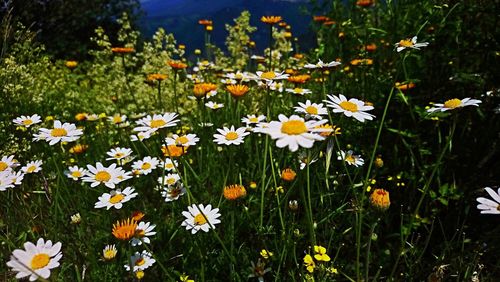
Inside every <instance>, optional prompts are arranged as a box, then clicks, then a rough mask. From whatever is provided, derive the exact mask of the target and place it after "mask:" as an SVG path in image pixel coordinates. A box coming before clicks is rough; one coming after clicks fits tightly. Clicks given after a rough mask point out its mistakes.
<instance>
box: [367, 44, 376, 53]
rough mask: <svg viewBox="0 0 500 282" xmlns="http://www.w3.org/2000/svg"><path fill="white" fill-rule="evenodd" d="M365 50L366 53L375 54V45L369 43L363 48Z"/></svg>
mask: <svg viewBox="0 0 500 282" xmlns="http://www.w3.org/2000/svg"><path fill="white" fill-rule="evenodd" d="M365 50H366V51H367V52H375V51H376V50H377V44H375V43H370V44H368V45H366V46H365Z"/></svg>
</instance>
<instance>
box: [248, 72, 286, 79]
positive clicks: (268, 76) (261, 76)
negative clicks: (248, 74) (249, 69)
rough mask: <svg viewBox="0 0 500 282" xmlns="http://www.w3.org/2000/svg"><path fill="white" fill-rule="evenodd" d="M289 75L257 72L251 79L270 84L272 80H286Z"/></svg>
mask: <svg viewBox="0 0 500 282" xmlns="http://www.w3.org/2000/svg"><path fill="white" fill-rule="evenodd" d="M289 76H290V75H289V74H286V73H285V72H284V71H282V72H275V71H267V72H263V71H258V72H256V73H255V75H252V78H253V79H254V80H264V81H266V82H271V81H273V80H281V79H287V78H288V77H289Z"/></svg>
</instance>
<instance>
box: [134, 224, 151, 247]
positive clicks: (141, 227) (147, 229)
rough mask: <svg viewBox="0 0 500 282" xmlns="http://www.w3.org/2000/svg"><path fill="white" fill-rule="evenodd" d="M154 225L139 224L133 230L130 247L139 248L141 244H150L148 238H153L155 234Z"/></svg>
mask: <svg viewBox="0 0 500 282" xmlns="http://www.w3.org/2000/svg"><path fill="white" fill-rule="evenodd" d="M155 227H156V225H154V224H151V223H149V222H143V221H141V222H139V224H138V225H137V227H136V228H135V235H134V238H132V240H131V241H130V244H132V246H134V247H135V246H139V245H142V242H144V243H146V244H150V243H151V240H149V238H148V237H149V236H153V235H155V234H156V232H155V231H153V230H154V229H155Z"/></svg>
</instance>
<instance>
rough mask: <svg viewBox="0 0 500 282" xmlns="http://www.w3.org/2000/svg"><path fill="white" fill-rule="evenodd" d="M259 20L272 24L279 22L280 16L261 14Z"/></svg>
mask: <svg viewBox="0 0 500 282" xmlns="http://www.w3.org/2000/svg"><path fill="white" fill-rule="evenodd" d="M260 21H261V22H263V23H266V24H271V25H272V24H276V23H279V22H280V21H281V17H280V16H262V17H261V18H260Z"/></svg>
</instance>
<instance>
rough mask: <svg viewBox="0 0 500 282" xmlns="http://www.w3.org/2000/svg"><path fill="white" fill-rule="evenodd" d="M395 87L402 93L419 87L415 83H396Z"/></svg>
mask: <svg viewBox="0 0 500 282" xmlns="http://www.w3.org/2000/svg"><path fill="white" fill-rule="evenodd" d="M394 86H395V87H396V88H397V89H399V90H401V91H405V90H408V89H412V88H415V86H417V85H416V84H415V83H413V82H408V83H401V82H396V84H394Z"/></svg>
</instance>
